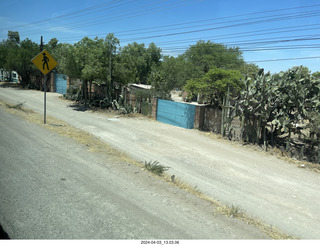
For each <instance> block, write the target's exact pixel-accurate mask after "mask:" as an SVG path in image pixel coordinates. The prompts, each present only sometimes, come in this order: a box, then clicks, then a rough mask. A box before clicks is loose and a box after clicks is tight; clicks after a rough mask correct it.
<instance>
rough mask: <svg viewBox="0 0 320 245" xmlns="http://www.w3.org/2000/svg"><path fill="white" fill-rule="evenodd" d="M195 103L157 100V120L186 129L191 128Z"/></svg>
mask: <svg viewBox="0 0 320 245" xmlns="http://www.w3.org/2000/svg"><path fill="white" fill-rule="evenodd" d="M195 110H196V107H195V105H190V104H184V103H179V102H173V101H168V100H160V99H159V100H158V109H157V120H158V121H160V122H163V123H167V124H171V125H174V126H178V127H183V128H187V129H191V128H193V123H194V116H195Z"/></svg>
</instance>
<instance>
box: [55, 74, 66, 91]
mask: <svg viewBox="0 0 320 245" xmlns="http://www.w3.org/2000/svg"><path fill="white" fill-rule="evenodd" d="M55 87H56V92H57V93H59V94H66V93H67V76H66V75H63V74H58V73H56V74H55Z"/></svg>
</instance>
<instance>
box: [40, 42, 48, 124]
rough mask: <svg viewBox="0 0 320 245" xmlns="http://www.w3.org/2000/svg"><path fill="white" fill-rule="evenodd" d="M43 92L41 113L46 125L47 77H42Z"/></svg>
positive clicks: (41, 46) (41, 48) (41, 47)
mask: <svg viewBox="0 0 320 245" xmlns="http://www.w3.org/2000/svg"><path fill="white" fill-rule="evenodd" d="M42 51H43V37H42V36H41V43H40V52H42ZM43 92H44V113H43V123H44V124H46V118H47V105H46V104H47V94H46V92H47V75H44V77H43Z"/></svg>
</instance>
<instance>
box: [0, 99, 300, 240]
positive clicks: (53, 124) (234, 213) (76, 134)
mask: <svg viewBox="0 0 320 245" xmlns="http://www.w3.org/2000/svg"><path fill="white" fill-rule="evenodd" d="M0 106H2V107H3V108H4V109H5V110H6V111H7V112H9V113H11V114H14V115H17V116H19V117H21V118H24V119H26V120H27V121H29V122H31V123H34V124H37V125H39V126H42V127H44V128H47V129H49V130H51V131H53V132H56V133H58V134H60V135H63V136H65V137H69V138H72V139H74V140H76V141H77V142H79V143H81V144H84V145H86V146H87V147H88V150H89V151H92V152H99V153H103V154H107V155H108V156H109V157H110V156H111V157H113V158H115V159H117V160H120V161H122V162H126V163H131V164H134V165H136V166H138V167H139V168H141V169H145V168H144V167H145V166H144V164H143V163H141V162H137V161H135V160H133V159H131V158H130V157H128V156H127V155H126V154H124V153H123V152H120V151H118V150H116V149H114V148H113V147H111V146H110V145H108V144H107V143H105V142H102V141H101V140H100V139H99V138H97V137H95V136H93V135H91V134H89V133H87V132H85V131H82V130H80V129H77V128H74V127H72V126H71V125H69V124H67V123H66V122H64V121H61V120H58V119H56V118H53V117H47V124H43V116H42V115H40V114H37V113H35V112H33V111H32V110H27V109H24V108H23V106H20V105H19V104H17V105H12V104H8V103H5V102H3V101H1V100H0ZM217 138H219V137H217ZM221 140H223V139H221ZM149 173H150V174H151V175H153V176H155V177H157V178H159V179H162V180H165V181H166V182H168V183H170V184H171V185H174V186H177V187H178V188H179V189H181V190H184V191H186V192H188V193H190V194H192V195H195V196H197V197H198V198H201V199H202V200H205V201H208V202H209V203H210V204H211V205H212V206H213V207H214V209H215V212H216V213H219V214H222V215H226V216H228V217H232V218H235V219H239V220H241V221H243V222H245V223H247V224H249V225H253V226H255V227H257V228H258V229H259V230H260V231H261V232H263V233H265V234H267V235H268V236H269V237H270V238H272V239H295V238H294V237H291V236H288V235H287V234H284V233H282V232H280V231H279V230H277V229H275V228H273V227H271V226H268V225H266V224H264V223H263V222H261V221H259V220H257V219H254V218H251V217H249V216H248V215H246V214H245V213H244V212H242V210H241V209H240V208H239V207H237V206H234V205H231V206H228V205H224V204H222V203H220V202H219V201H217V200H214V199H213V198H210V197H208V196H205V195H204V194H203V193H202V192H201V191H199V190H198V189H197V187H192V186H191V185H189V184H187V183H186V182H184V181H181V180H180V179H179V178H174V179H173V178H172V176H170V175H169V174H166V173H163V174H161V175H158V174H157V173H151V172H149Z"/></svg>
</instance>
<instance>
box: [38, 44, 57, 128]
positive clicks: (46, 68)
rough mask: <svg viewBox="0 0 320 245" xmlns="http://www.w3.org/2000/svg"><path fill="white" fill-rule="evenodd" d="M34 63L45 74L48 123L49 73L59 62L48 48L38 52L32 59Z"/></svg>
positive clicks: (44, 85)
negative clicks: (47, 95)
mask: <svg viewBox="0 0 320 245" xmlns="http://www.w3.org/2000/svg"><path fill="white" fill-rule="evenodd" d="M32 62H33V64H35V65H36V66H37V67H38V69H39V70H40V71H41V72H42V73H43V75H44V81H43V83H44V84H43V91H44V120H43V122H44V124H46V114H47V112H46V101H47V97H46V92H47V74H48V73H49V72H50V71H51V70H52V69H53V68H55V67H56V66H57V65H58V63H57V61H55V59H54V58H53V57H52V56H51V55H50V54H49V52H48V51H47V50H43V51H42V52H41V53H40V54H38V55H37V56H36V57H34V58H33V59H32Z"/></svg>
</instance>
